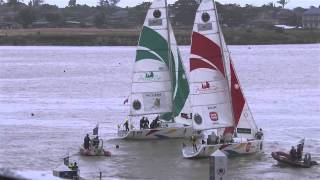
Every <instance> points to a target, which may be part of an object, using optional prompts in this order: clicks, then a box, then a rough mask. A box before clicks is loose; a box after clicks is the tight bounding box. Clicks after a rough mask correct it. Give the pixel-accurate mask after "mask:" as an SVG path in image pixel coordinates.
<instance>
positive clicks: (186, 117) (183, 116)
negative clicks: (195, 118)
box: [180, 113, 192, 119]
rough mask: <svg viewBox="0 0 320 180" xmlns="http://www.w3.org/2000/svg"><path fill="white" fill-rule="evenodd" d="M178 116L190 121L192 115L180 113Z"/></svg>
mask: <svg viewBox="0 0 320 180" xmlns="http://www.w3.org/2000/svg"><path fill="white" fill-rule="evenodd" d="M180 116H181V118H184V119H192V113H190V114H187V113H181V114H180Z"/></svg>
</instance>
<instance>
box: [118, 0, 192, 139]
mask: <svg viewBox="0 0 320 180" xmlns="http://www.w3.org/2000/svg"><path fill="white" fill-rule="evenodd" d="M189 92H190V89H189V84H188V79H187V76H186V72H185V69H184V65H183V63H182V59H181V56H180V52H179V49H178V46H177V42H176V39H175V36H174V34H173V31H172V27H171V24H170V21H169V16H168V6H167V1H166V0H154V1H153V3H152V5H151V7H150V8H149V10H148V12H147V16H146V19H145V22H144V24H143V27H142V31H141V34H140V38H139V43H138V47H137V50H136V58H135V63H134V69H133V75H132V86H131V96H130V98H129V104H130V113H129V121H128V122H127V127H128V126H129V127H128V128H126V129H124V128H123V126H118V136H119V137H121V138H124V139H163V138H185V137H190V136H191V135H192V133H193V130H192V128H191V126H190V125H191V124H192V120H191V117H192V115H191V114H190V104H189ZM157 117H158V118H157ZM142 118H145V119H144V120H146V118H148V120H150V121H152V120H153V119H156V118H157V121H156V122H153V126H152V127H151V128H150V127H149V125H147V127H145V126H144V127H141V123H140V121H141V119H142ZM145 122H146V121H145ZM145 122H143V124H145ZM139 123H140V124H139ZM147 124H148V123H147ZM151 124H152V123H151Z"/></svg>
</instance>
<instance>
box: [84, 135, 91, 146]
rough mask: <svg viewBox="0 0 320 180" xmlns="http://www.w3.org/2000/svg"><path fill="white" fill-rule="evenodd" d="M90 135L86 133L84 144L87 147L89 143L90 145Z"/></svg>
mask: <svg viewBox="0 0 320 180" xmlns="http://www.w3.org/2000/svg"><path fill="white" fill-rule="evenodd" d="M90 141H91V140H90V137H89V134H87V135H86V137H85V138H84V143H83V146H84V148H85V149H89V145H90Z"/></svg>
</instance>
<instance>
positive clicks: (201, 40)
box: [190, 32, 225, 76]
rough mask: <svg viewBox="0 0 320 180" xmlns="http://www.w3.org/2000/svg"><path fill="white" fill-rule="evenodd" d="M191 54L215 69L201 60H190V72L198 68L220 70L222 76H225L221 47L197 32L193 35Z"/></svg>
mask: <svg viewBox="0 0 320 180" xmlns="http://www.w3.org/2000/svg"><path fill="white" fill-rule="evenodd" d="M191 54H194V55H197V56H200V57H202V58H204V59H206V60H208V61H209V62H210V63H212V64H213V65H214V66H215V67H214V66H212V65H210V64H208V63H207V62H205V61H203V60H201V59H198V58H190V72H191V71H193V70H195V69H198V68H209V69H216V68H218V70H219V71H220V72H221V74H222V75H223V76H225V72H224V68H223V61H222V54H221V48H220V46H218V45H217V44H215V43H214V42H213V41H211V40H210V39H208V38H207V37H205V36H204V35H202V34H200V33H197V32H193V33H192V46H191Z"/></svg>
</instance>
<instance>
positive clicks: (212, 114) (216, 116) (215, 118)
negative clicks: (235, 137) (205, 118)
mask: <svg viewBox="0 0 320 180" xmlns="http://www.w3.org/2000/svg"><path fill="white" fill-rule="evenodd" d="M209 116H210V119H211V120H212V121H218V119H219V118H218V113H216V112H210V113H209Z"/></svg>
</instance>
